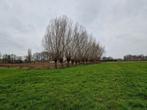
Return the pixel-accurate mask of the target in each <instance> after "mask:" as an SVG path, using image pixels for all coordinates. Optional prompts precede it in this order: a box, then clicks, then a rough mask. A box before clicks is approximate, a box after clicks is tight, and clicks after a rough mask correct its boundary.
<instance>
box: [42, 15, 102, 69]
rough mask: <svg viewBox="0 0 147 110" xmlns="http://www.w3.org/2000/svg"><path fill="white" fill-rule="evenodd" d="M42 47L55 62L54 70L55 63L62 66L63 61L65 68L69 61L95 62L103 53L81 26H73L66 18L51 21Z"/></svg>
mask: <svg viewBox="0 0 147 110" xmlns="http://www.w3.org/2000/svg"><path fill="white" fill-rule="evenodd" d="M43 46H44V48H45V50H46V51H47V52H48V53H50V54H49V55H50V57H51V58H52V59H53V61H54V62H55V68H57V62H59V63H60V64H61V65H62V66H63V62H64V59H66V62H67V66H69V63H70V61H71V63H72V64H74V63H75V64H78V63H87V62H88V61H90V62H95V61H97V60H98V59H100V57H101V56H102V54H103V52H104V49H103V48H102V47H101V46H100V45H99V43H97V42H96V40H95V39H93V37H92V36H91V35H89V34H88V33H87V31H86V29H85V28H84V27H83V26H81V25H79V24H78V23H76V24H73V23H72V21H71V20H70V19H69V18H68V17H66V16H61V17H58V18H56V19H54V20H51V22H50V24H49V25H48V27H47V31H46V34H45V36H44V38H43Z"/></svg>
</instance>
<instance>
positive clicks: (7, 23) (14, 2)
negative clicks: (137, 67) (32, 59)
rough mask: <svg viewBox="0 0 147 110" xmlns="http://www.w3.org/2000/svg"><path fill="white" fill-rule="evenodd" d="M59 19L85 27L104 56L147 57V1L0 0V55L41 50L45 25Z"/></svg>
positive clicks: (23, 53) (22, 53)
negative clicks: (103, 50) (56, 18)
mask: <svg viewBox="0 0 147 110" xmlns="http://www.w3.org/2000/svg"><path fill="white" fill-rule="evenodd" d="M61 15H66V16H68V17H70V18H71V19H72V20H73V21H74V22H78V23H79V24H81V25H83V26H85V27H86V28H87V31H88V32H89V33H92V35H93V36H94V37H95V38H96V39H97V40H98V41H99V42H100V43H101V44H102V45H104V46H105V50H106V53H105V55H106V56H112V57H116V58H118V57H123V55H126V54H145V55H147V0H0V52H1V53H14V54H17V55H25V54H26V53H27V49H28V48H31V49H32V51H33V52H37V51H41V50H43V47H42V45H41V40H42V37H43V36H44V33H45V31H46V27H47V25H48V23H49V21H50V20H51V19H53V18H55V17H57V16H61Z"/></svg>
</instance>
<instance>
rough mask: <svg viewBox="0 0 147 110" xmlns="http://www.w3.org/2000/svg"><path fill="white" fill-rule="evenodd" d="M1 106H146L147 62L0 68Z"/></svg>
mask: <svg viewBox="0 0 147 110" xmlns="http://www.w3.org/2000/svg"><path fill="white" fill-rule="evenodd" d="M0 110H147V63H146V62H128V63H102V64H95V65H83V66H82V65H81V66H77V67H71V68H66V69H58V70H26V69H15V68H0Z"/></svg>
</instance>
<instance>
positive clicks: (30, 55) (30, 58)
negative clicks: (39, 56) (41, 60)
mask: <svg viewBox="0 0 147 110" xmlns="http://www.w3.org/2000/svg"><path fill="white" fill-rule="evenodd" d="M27 61H28V63H31V61H32V52H31V49H28V56H27Z"/></svg>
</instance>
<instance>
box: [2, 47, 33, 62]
mask: <svg viewBox="0 0 147 110" xmlns="http://www.w3.org/2000/svg"><path fill="white" fill-rule="evenodd" d="M31 61H32V53H31V49H28V55H27V56H24V57H22V56H17V55H15V54H3V55H2V54H1V53H0V63H5V64H7V63H31Z"/></svg>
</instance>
